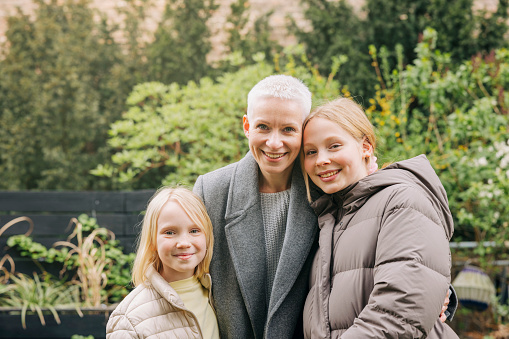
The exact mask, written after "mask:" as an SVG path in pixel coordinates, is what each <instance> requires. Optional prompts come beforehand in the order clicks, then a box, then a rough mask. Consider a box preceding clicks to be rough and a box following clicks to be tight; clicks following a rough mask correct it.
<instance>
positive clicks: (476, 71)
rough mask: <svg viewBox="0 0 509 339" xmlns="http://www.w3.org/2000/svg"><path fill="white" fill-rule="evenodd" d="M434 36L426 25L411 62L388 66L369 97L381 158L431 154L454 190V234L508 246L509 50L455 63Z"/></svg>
mask: <svg viewBox="0 0 509 339" xmlns="http://www.w3.org/2000/svg"><path fill="white" fill-rule="evenodd" d="M436 38H437V35H436V32H435V31H434V30H431V29H429V30H426V31H425V33H424V40H423V42H421V43H420V44H419V45H418V46H417V48H416V53H417V57H416V59H415V60H414V61H413V64H412V65H408V66H407V67H403V66H402V64H401V63H400V66H399V68H398V69H395V70H393V71H392V73H390V72H389V74H390V75H389V76H388V77H387V76H386V79H387V81H385V83H386V84H385V85H386V88H385V89H383V88H382V87H380V88H379V90H378V91H377V94H376V97H375V98H374V99H372V100H371V101H370V103H371V107H368V109H367V113H368V115H369V117H370V118H371V120H372V121H373V123H374V125H375V126H376V128H377V131H378V133H379V136H380V139H381V141H382V147H381V149H380V154H381V156H380V158H382V160H383V161H396V160H400V159H402V158H407V157H411V156H415V155H418V154H421V153H424V154H426V155H427V156H428V158H429V160H430V161H431V163H432V165H433V166H434V168H435V170H436V171H437V173H438V174H439V177H440V178H441V180H442V182H443V184H444V186H445V188H446V190H447V193H448V197H449V204H450V208H451V211H452V214H453V216H454V219H455V228H456V231H455V238H454V239H455V240H470V241H472V240H475V241H479V242H483V241H495V242H496V243H497V244H498V245H502V244H503V242H504V241H507V240H509V207H508V206H509V115H508V112H509V92H508V90H507V89H508V88H509V86H508V85H509V51H508V50H506V49H499V50H497V51H496V52H493V53H492V54H490V55H488V56H486V57H481V56H478V57H476V58H473V59H472V60H469V61H465V62H463V63H461V64H460V65H456V66H454V65H453V64H452V63H451V59H450V57H449V55H448V54H443V53H441V52H440V51H439V50H437V49H436V47H435V46H436ZM372 54H373V56H374V57H375V58H376V50H375V49H372ZM400 60H402V58H401V57H400ZM381 73H383V72H381ZM386 74H387V72H386ZM385 85H384V86H385ZM493 250H494V249H493V248H489V247H487V248H485V247H484V246H482V245H481V244H480V246H479V247H478V248H477V249H476V251H477V254H479V255H481V256H484V255H487V254H490V252H491V251H493Z"/></svg>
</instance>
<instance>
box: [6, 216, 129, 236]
mask: <svg viewBox="0 0 509 339" xmlns="http://www.w3.org/2000/svg"><path fill="white" fill-rule="evenodd" d="M18 217H29V218H30V219H32V221H33V222H34V230H33V232H32V235H34V236H35V235H48V234H61V233H66V234H70V233H71V231H72V228H73V227H74V226H71V227H70V228H68V226H69V223H70V221H71V219H73V218H77V217H78V214H58V215H55V214H54V215H41V214H20V215H0V227H1V226H3V225H5V224H6V223H8V222H9V221H11V220H13V219H16V218H18ZM96 219H97V223H98V224H99V226H101V227H105V228H107V229H109V230H111V231H113V233H115V234H116V235H122V234H124V229H125V227H124V225H125V224H126V223H128V222H132V220H133V218H132V216H130V215H122V214H101V215H97V216H96ZM26 230H28V222H26V221H23V222H20V223H17V224H14V225H12V226H11V227H10V228H8V229H7V230H6V231H5V233H4V234H3V235H2V236H11V235H15V234H24V233H25V231H26Z"/></svg>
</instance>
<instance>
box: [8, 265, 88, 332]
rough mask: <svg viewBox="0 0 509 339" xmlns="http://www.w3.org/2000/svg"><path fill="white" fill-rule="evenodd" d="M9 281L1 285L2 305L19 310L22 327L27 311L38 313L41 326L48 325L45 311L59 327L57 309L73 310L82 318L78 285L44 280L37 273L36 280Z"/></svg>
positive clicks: (13, 277) (15, 278)
mask: <svg viewBox="0 0 509 339" xmlns="http://www.w3.org/2000/svg"><path fill="white" fill-rule="evenodd" d="M10 280H11V283H10V284H8V285H0V306H4V307H6V306H7V307H19V308H20V309H21V324H22V326H23V328H26V323H25V318H26V313H27V311H28V310H30V311H32V312H36V313H37V315H38V316H39V320H40V321H41V324H42V325H45V324H46V322H45V320H44V315H43V308H47V309H49V311H50V312H51V313H52V314H53V317H54V318H55V321H56V322H57V324H60V317H59V316H58V313H57V310H58V307H62V306H71V307H74V308H75V309H76V311H77V312H78V314H80V315H81V311H80V309H79V305H80V297H79V287H78V286H77V285H73V284H70V283H66V282H63V281H57V280H55V279H54V278H52V277H51V276H50V275H47V274H46V275H44V279H43V280H42V281H41V279H40V278H39V275H37V273H34V277H33V279H32V278H31V277H28V276H26V275H24V274H16V275H11V276H10Z"/></svg>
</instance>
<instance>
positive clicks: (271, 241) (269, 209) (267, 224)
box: [260, 190, 290, 302]
mask: <svg viewBox="0 0 509 339" xmlns="http://www.w3.org/2000/svg"><path fill="white" fill-rule="evenodd" d="M260 198H261V204H262V216H263V226H264V232H265V249H266V254H267V302H268V301H269V300H270V295H271V292H272V285H273V283H274V277H275V276H276V270H277V265H278V263H279V256H280V255H281V249H282V248H283V242H284V240H285V231H286V218H287V216H288V208H289V206H290V190H286V191H282V192H277V193H261V192H260Z"/></svg>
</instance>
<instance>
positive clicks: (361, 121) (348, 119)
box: [300, 97, 376, 202]
mask: <svg viewBox="0 0 509 339" xmlns="http://www.w3.org/2000/svg"><path fill="white" fill-rule="evenodd" d="M313 118H324V119H327V120H330V121H332V122H335V123H336V124H338V125H339V126H340V127H341V128H342V129H344V130H345V131H347V132H348V133H350V135H351V136H352V137H354V138H355V140H357V141H359V142H362V141H363V140H364V139H365V140H366V141H367V142H368V143H369V144H370V145H371V146H372V147H373V154H374V152H375V148H376V137H375V130H374V128H373V125H372V124H371V122H370V121H369V119H368V117H367V116H366V113H364V110H363V109H362V107H361V106H360V105H359V104H357V103H356V102H355V101H353V100H352V99H350V98H342V97H341V98H337V99H335V100H332V101H330V102H327V103H325V104H323V105H320V106H318V107H317V108H315V110H313V112H311V114H309V115H308V117H307V118H306V120H304V124H303V125H302V131H304V130H305V129H306V126H307V124H308V123H309V121H311V120H312V119H313ZM302 135H303V136H304V133H303V134H302ZM302 144H303V145H304V143H302ZM304 157H305V155H304V152H303V147H301V154H300V161H301V168H302V172H303V173H304V182H305V184H306V191H307V197H308V200H309V201H310V202H311V192H310V187H309V177H308V175H307V173H306V171H305V169H304ZM366 162H369V159H366ZM366 164H367V163H366Z"/></svg>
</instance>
